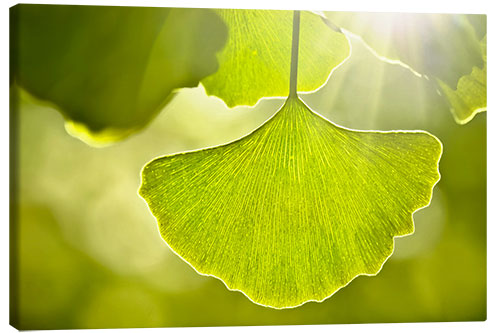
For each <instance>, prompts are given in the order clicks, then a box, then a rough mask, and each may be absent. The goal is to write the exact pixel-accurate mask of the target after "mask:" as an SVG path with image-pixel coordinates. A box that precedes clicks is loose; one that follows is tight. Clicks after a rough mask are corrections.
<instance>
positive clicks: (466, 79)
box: [438, 36, 486, 124]
mask: <svg viewBox="0 0 500 333" xmlns="http://www.w3.org/2000/svg"><path fill="white" fill-rule="evenodd" d="M481 46H482V53H483V59H484V66H483V68H481V69H480V68H478V67H474V68H472V72H471V73H470V74H469V75H464V76H462V77H461V78H460V80H458V84H457V89H452V88H451V87H450V86H448V85H447V84H446V83H445V82H443V81H438V83H439V86H440V88H441V90H442V92H443V94H444V95H445V96H446V98H447V100H448V103H449V105H450V107H451V111H452V113H453V116H454V117H455V120H456V122H457V123H459V124H466V123H468V122H469V121H471V120H472V119H473V118H474V116H475V115H476V114H477V113H478V112H483V111H486V36H485V37H484V39H483V41H482V43H481Z"/></svg>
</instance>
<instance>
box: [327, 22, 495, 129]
mask: <svg viewBox="0 0 500 333" xmlns="http://www.w3.org/2000/svg"><path fill="white" fill-rule="evenodd" d="M325 15H326V17H328V19H330V20H331V21H332V22H334V23H335V24H336V25H338V26H341V27H342V28H344V29H347V30H349V31H351V32H353V33H355V34H357V35H359V36H361V37H362V38H363V39H364V41H365V42H366V43H367V44H368V45H369V46H370V47H371V48H372V49H373V51H374V52H375V53H376V54H377V55H379V57H380V58H381V59H383V60H389V61H400V62H401V63H403V64H404V65H407V66H409V67H410V68H411V69H412V70H413V71H415V72H417V73H419V74H422V75H425V76H427V77H428V78H429V79H430V81H433V82H437V86H436V87H437V88H438V89H439V90H440V91H441V95H443V96H444V97H445V98H446V100H447V102H448V104H449V105H450V106H451V107H450V108H451V111H452V113H453V115H454V117H455V120H456V121H457V122H458V123H460V124H463V123H466V122H468V121H469V120H470V119H472V118H473V117H474V115H475V114H476V113H477V112H479V111H484V110H485V109H486V80H485V78H486V58H485V53H484V52H483V50H484V51H485V47H486V39H485V38H484V39H483V37H484V35H485V34H486V15H473V14H468V15H463V14H410V13H356V12H325ZM430 81H429V82H430ZM455 91H456V92H455Z"/></svg>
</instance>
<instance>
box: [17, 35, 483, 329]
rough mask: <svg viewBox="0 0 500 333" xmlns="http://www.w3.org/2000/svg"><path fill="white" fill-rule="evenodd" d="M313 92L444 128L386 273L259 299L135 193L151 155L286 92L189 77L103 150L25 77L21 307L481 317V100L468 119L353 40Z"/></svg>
mask: <svg viewBox="0 0 500 333" xmlns="http://www.w3.org/2000/svg"><path fill="white" fill-rule="evenodd" d="M14 92H16V91H14ZM14 97H15V95H14ZM303 99H304V100H305V102H306V103H307V104H308V105H309V106H310V107H311V108H312V109H314V110H315V111H317V112H319V113H320V114H322V115H324V116H325V117H327V118H328V119H330V120H332V121H334V122H335V123H337V124H339V125H342V126H346V127H349V128H353V129H371V130H413V129H421V130H427V131H429V132H430V133H432V134H434V135H435V136H437V137H438V138H439V139H440V140H441V141H442V143H443V146H444V150H443V156H442V159H441V163H440V173H441V177H442V178H441V180H440V181H439V183H438V184H437V185H436V187H435V189H434V197H433V200H432V202H431V205H430V206H429V207H428V208H425V209H423V210H421V211H418V212H416V213H415V215H414V217H415V225H416V231H415V234H414V235H411V236H408V237H405V238H401V239H397V240H396V247H395V252H394V254H393V256H392V257H391V258H389V260H388V261H387V262H386V264H385V265H384V268H383V269H382V271H381V272H380V273H379V274H378V275H377V276H375V277H363V276H362V277H358V278H356V279H355V280H354V281H353V282H351V283H350V284H349V285H348V286H347V287H345V288H343V289H341V290H340V291H339V292H337V293H336V294H335V295H334V296H333V297H331V298H329V299H327V300H325V301H324V302H322V303H307V304H305V305H303V306H301V307H298V308H295V309H288V310H274V309H270V308H265V307H262V306H259V305H256V304H253V303H252V302H251V301H249V300H248V299H247V298H246V297H245V296H244V295H243V294H241V293H239V292H233V291H228V290H227V289H226V287H225V286H224V285H223V283H222V282H221V281H219V280H217V279H215V278H211V277H204V276H200V275H198V274H197V273H196V272H195V271H194V270H193V269H192V268H191V267H190V266H189V265H188V264H186V263H185V262H184V261H183V260H181V259H180V258H179V257H177V256H176V255H175V254H173V253H172V252H171V251H170V250H169V248H168V246H167V245H166V244H165V243H164V241H163V240H162V239H161V237H160V234H159V232H158V230H157V226H156V221H155V219H154V218H153V216H152V215H151V213H150V212H149V210H148V208H147V205H146V203H145V202H144V201H143V200H142V199H141V198H140V197H139V196H138V194H137V190H138V188H139V185H140V171H141V168H142V167H143V165H144V164H146V163H147V162H148V161H150V160H151V159H153V158H155V157H157V156H161V155H164V154H170V153H175V152H179V151H185V150H192V149H198V148H202V147H207V146H213V145H217V144H222V143H226V142H228V141H232V140H234V139H236V138H239V137H241V136H243V135H245V134H247V133H249V132H250V131H252V130H253V129H255V128H256V127H258V126H259V125H260V124H262V123H263V122H264V121H265V120H266V119H267V118H269V117H270V116H271V115H272V114H273V113H274V112H275V111H277V110H278V108H279V107H280V105H281V104H282V103H283V100H279V99H277V100H276V99H275V100H264V101H261V102H260V103H259V104H258V105H257V106H256V107H255V108H248V107H237V108H235V109H231V110H229V109H227V108H226V107H225V106H224V104H223V103H222V102H221V101H220V100H218V99H217V98H214V97H207V96H206V94H205V92H204V89H203V87H201V86H200V87H198V88H194V89H184V90H181V91H180V92H179V93H178V95H177V96H176V97H175V98H174V99H173V100H172V102H171V103H170V104H168V105H167V107H166V108H165V109H164V110H163V111H162V112H161V113H160V114H159V116H158V117H157V118H156V119H155V120H154V121H153V122H152V123H151V124H150V125H148V126H147V127H146V128H145V129H144V130H143V131H142V132H139V133H138V134H137V135H134V136H132V137H130V138H128V139H126V140H125V141H122V142H120V143H117V144H115V145H113V146H110V147H106V148H99V149H97V148H93V147H90V146H88V145H86V144H85V143H83V142H81V141H80V140H78V139H76V138H73V137H71V136H70V135H68V134H67V132H66V131H65V129H64V120H63V118H62V116H61V115H60V113H59V112H57V111H56V110H55V109H52V108H51V107H50V106H48V105H44V104H43V103H41V102H40V101H37V100H35V99H33V98H31V97H30V96H29V95H27V94H26V93H25V92H23V91H20V98H19V100H18V104H17V108H16V110H15V114H14V115H15V116H14V117H13V118H12V121H13V124H12V125H13V126H12V128H11V135H12V141H11V143H12V146H11V152H12V154H13V156H12V160H11V163H13V164H12V166H14V168H15V169H14V171H13V172H14V174H13V181H14V185H15V186H14V188H13V189H14V192H13V193H12V195H13V201H12V206H11V214H12V217H13V219H12V221H11V247H12V252H11V253H12V255H13V258H14V259H15V260H14V261H13V262H12V263H11V264H12V265H13V266H12V270H11V273H12V274H13V275H12V277H13V280H12V281H13V283H12V285H11V287H12V289H11V292H12V293H13V294H12V295H14V296H15V297H13V298H12V304H11V322H12V323H13V324H15V326H16V327H17V328H20V329H55V328H108V327H158V326H218V325H270V324H282V325H285V324H320V323H323V324H326V323H367V322H416V321H471V320H484V319H485V318H486V113H484V112H483V113H480V114H478V115H477V116H476V117H475V118H474V119H473V120H472V121H471V122H470V123H468V124H466V125H458V124H457V123H456V122H455V121H454V120H453V117H452V115H451V113H450V112H449V109H448V107H447V105H446V104H445V103H444V102H443V100H442V99H441V98H439V96H438V95H437V94H436V92H435V91H434V90H433V88H432V87H431V85H429V84H427V83H426V82H425V81H424V79H422V78H418V77H416V76H415V75H413V74H412V73H411V72H409V71H408V70H406V69H404V68H402V67H400V66H398V65H392V64H388V63H384V62H382V61H380V60H379V59H377V58H376V57H375V56H373V54H371V53H370V52H369V51H368V50H367V49H366V48H365V47H364V45H363V44H362V43H360V42H359V41H357V40H356V39H352V55H351V57H350V58H349V59H348V60H347V61H346V63H345V64H344V65H343V66H341V67H340V68H339V69H337V70H336V71H335V72H334V73H333V75H332V77H331V78H330V80H329V81H328V83H327V84H326V85H325V86H324V87H323V88H322V89H320V90H319V91H317V92H316V93H314V94H308V95H304V96H303Z"/></svg>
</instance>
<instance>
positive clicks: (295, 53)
mask: <svg viewBox="0 0 500 333" xmlns="http://www.w3.org/2000/svg"><path fill="white" fill-rule="evenodd" d="M299 34H300V10H295V11H294V12H293V34H292V59H291V62H290V90H289V93H288V97H297V68H298V63H299Z"/></svg>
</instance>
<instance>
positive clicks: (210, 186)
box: [139, 12, 442, 308]
mask: <svg viewBox="0 0 500 333" xmlns="http://www.w3.org/2000/svg"><path fill="white" fill-rule="evenodd" d="M299 22H300V16H299V13H298V12H296V13H295V14H294V29H293V31H294V38H293V40H294V41H295V42H294V43H293V45H294V47H293V48H292V65H291V71H290V72H291V73H292V76H291V78H290V83H291V84H290V87H291V89H290V95H289V97H288V99H287V101H286V102H285V104H284V105H283V107H282V108H281V109H280V110H279V111H278V112H277V113H276V114H275V115H274V116H273V117H272V118H271V119H269V120H268V121H267V122H266V123H265V124H264V125H262V126H261V127H259V128H258V129H256V130H255V131H254V132H252V133H250V134H249V135H247V136H245V137H243V138H241V139H238V140H236V141H233V142H231V143H228V144H225V145H221V146H217V147H213V148H207V149H201V150H197V151H191V152H185V153H179V154H174V155H169V156H164V157H159V158H157V159H155V160H153V161H151V162H149V163H148V164H147V165H146V166H145V167H144V168H143V171H142V184H141V187H140V190H139V193H140V195H141V196H142V197H143V198H144V199H145V201H146V202H147V204H148V205H149V208H150V209H151V212H152V213H153V215H154V216H155V217H156V219H157V221H158V226H159V231H160V234H161V236H162V237H163V239H164V240H165V241H166V242H167V243H168V245H169V246H170V247H171V248H172V249H173V250H174V251H175V252H176V253H177V254H178V255H180V256H181V257H182V258H184V259H185V260H186V261H187V262H188V263H190V264H191V265H192V266H193V267H194V268H195V269H196V270H197V271H198V272H199V273H201V274H207V275H212V276H215V277H218V278H220V279H221V280H222V281H223V282H224V283H225V284H226V285H227V287H228V288H229V289H231V290H239V291H242V292H243V293H244V294H245V295H247V296H248V297H249V298H250V299H251V300H252V301H254V302H256V303H258V304H261V305H265V306H270V307H274V308H287V307H295V306H298V305H301V304H303V303H304V302H307V301H321V300H324V299H325V298H327V297H329V296H331V295H332V294H333V293H335V292H336V291H337V290H339V289H340V288H342V287H343V286H345V285H346V284H348V283H349V282H350V281H351V280H352V279H353V278H355V277H356V276H358V275H360V274H367V275H372V274H376V273H377V272H378V271H379V270H380V269H381V266H382V265H383V263H384V262H385V260H387V258H388V257H389V256H390V255H391V254H392V252H393V246H394V237H396V236H403V235H407V234H410V233H412V232H413V229H414V225H413V219H412V214H413V213H414V212H415V211H416V210H417V209H419V208H422V207H424V206H426V205H428V204H429V202H430V200H431V194H432V189H433V186H434V185H435V184H436V182H437V181H438V179H439V172H438V161H439V158H440V156H441V151H442V146H441V143H440V142H439V140H437V139H436V138H435V137H434V136H432V135H430V134H428V133H426V132H377V131H354V130H350V129H346V128H343V127H340V126H338V125H335V124H334V123H332V122H330V121H328V120H326V119H325V118H323V117H321V116H320V115H319V114H317V113H315V112H314V111H312V110H310V109H309V108H308V107H307V106H306V105H305V104H304V103H303V102H302V101H301V100H300V98H299V97H298V96H297V94H296V82H297V78H296V76H294V75H296V74H297V71H296V68H297V64H298V56H297V53H298V44H299V43H298V42H299V39H298V31H299V30H298V28H299Z"/></svg>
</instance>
